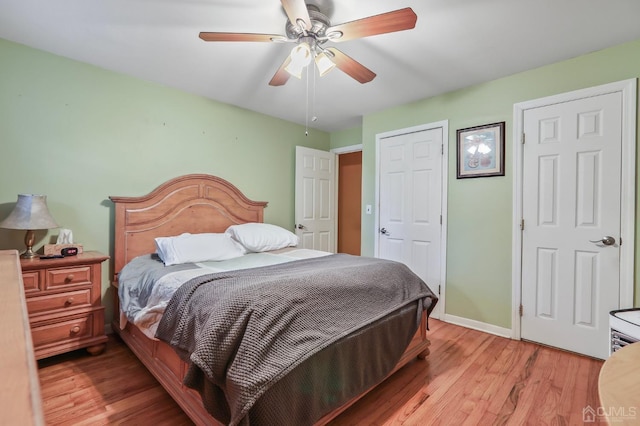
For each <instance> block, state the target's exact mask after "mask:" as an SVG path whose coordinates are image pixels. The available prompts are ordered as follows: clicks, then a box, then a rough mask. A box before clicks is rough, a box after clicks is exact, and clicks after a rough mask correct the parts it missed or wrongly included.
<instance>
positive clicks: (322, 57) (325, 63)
mask: <svg viewBox="0 0 640 426" xmlns="http://www.w3.org/2000/svg"><path fill="white" fill-rule="evenodd" d="M315 62H316V67H317V68H318V73H319V74H320V77H324V76H325V75H327V74H328V73H329V72H330V71H331V70H332V69H334V68H335V67H336V64H335V63H333V61H332V60H331V59H329V56H328V55H327V54H326V53H324V52H320V53H318V54H317V55H316V58H315Z"/></svg>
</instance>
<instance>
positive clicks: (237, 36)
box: [200, 32, 285, 41]
mask: <svg viewBox="0 0 640 426" xmlns="http://www.w3.org/2000/svg"><path fill="white" fill-rule="evenodd" d="M200 38H201V39H203V40H204V41H280V40H281V39H284V38H285V37H283V36H281V35H277V34H250V33H207V32H201V33H200Z"/></svg>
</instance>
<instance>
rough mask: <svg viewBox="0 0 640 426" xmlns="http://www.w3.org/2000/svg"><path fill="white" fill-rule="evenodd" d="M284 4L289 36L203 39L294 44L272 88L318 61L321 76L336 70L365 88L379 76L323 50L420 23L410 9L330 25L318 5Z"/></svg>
mask: <svg viewBox="0 0 640 426" xmlns="http://www.w3.org/2000/svg"><path fill="white" fill-rule="evenodd" d="M281 2H282V7H283V8H284V11H285V13H286V14H287V17H288V20H287V23H286V26H285V34H286V36H283V35H277V34H252V33H227V32H201V33H200V38H201V39H202V40H204V41H251V42H276V43H295V46H294V47H293V49H292V50H291V54H290V55H289V56H287V58H286V59H285V60H284V62H283V63H282V65H281V66H280V68H279V69H278V71H276V73H275V74H274V76H273V78H271V81H270V82H269V84H270V85H271V86H282V85H283V84H285V83H286V82H287V80H289V76H291V75H293V76H295V77H297V78H301V74H302V70H303V69H304V68H305V67H306V66H307V65H308V64H309V63H310V62H311V60H314V61H315V64H316V67H317V68H318V72H319V73H320V76H323V75H325V74H326V73H328V72H329V71H331V70H332V69H333V68H334V67H337V68H338V69H340V70H341V71H342V72H344V73H346V74H347V75H349V76H350V77H352V78H354V79H355V80H357V81H359V82H360V83H362V84H364V83H368V82H370V81H371V80H373V79H374V78H375V76H376V74H375V73H374V72H373V71H371V70H370V69H368V68H367V67H365V66H364V65H362V64H361V63H359V62H358V61H356V60H355V59H352V58H351V57H349V56H347V55H346V54H344V53H343V52H341V51H340V50H338V49H336V48H335V47H324V45H325V43H327V42H335V43H340V42H343V41H347V40H353V39H357V38H363V37H369V36H373V35H378V34H386V33H392V32H396V31H404V30H409V29H412V28H414V27H415V25H416V20H417V19H418V18H417V16H416V14H415V12H414V11H413V10H412V9H411V8H410V7H407V8H404V9H398V10H394V11H392V12H386V13H382V14H380V15H374V16H369V17H367V18H362V19H358V20H356V21H351V22H347V23H344V24H338V25H331V23H330V21H329V18H328V17H327V16H326V15H325V14H323V13H322V12H321V11H320V9H319V8H318V7H317V6H316V5H313V4H306V3H305V2H304V0H281Z"/></svg>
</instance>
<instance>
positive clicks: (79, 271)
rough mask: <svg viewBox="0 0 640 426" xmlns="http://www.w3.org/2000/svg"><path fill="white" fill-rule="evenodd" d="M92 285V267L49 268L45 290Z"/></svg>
mask: <svg viewBox="0 0 640 426" xmlns="http://www.w3.org/2000/svg"><path fill="white" fill-rule="evenodd" d="M82 285H91V267H89V266H76V267H73V268H60V269H47V279H46V283H45V288H44V290H55V289H59V288H68V287H74V286H82Z"/></svg>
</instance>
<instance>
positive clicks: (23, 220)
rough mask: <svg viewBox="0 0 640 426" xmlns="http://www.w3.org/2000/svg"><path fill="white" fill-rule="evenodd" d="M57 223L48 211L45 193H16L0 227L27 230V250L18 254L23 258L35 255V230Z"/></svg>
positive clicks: (53, 225)
mask: <svg viewBox="0 0 640 426" xmlns="http://www.w3.org/2000/svg"><path fill="white" fill-rule="evenodd" d="M57 227H58V224H57V223H56V221H55V220H54V219H53V217H52V216H51V213H49V208H48V207H47V196H46V195H34V194H18V202H17V203H16V206H15V207H14V208H13V210H12V211H11V213H10V214H9V216H7V218H6V219H5V220H3V221H2V222H0V228H5V229H23V230H26V231H27V234H26V235H25V237H24V244H25V245H26V246H27V250H26V251H25V252H24V253H22V254H21V255H20V257H22V258H25V259H31V258H34V257H36V256H37V254H36V253H34V252H33V244H34V243H35V239H36V237H35V232H34V231H35V230H38V229H51V228H57Z"/></svg>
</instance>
